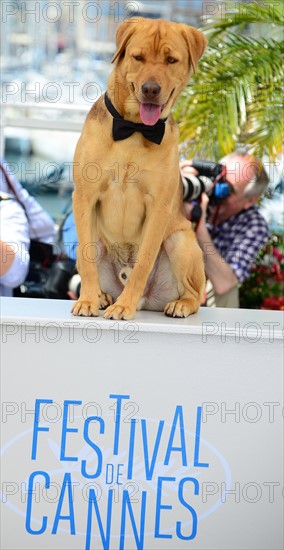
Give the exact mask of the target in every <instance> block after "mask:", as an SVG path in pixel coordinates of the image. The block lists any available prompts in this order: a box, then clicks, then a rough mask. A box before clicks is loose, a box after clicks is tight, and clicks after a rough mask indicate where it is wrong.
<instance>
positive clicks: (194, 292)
mask: <svg viewBox="0 0 284 550" xmlns="http://www.w3.org/2000/svg"><path fill="white" fill-rule="evenodd" d="M164 246H165V250H166V252H167V254H168V256H169V259H170V262H171V268H172V271H173V273H174V275H175V277H176V280H177V284H178V291H179V295H180V298H179V299H178V300H175V301H172V302H169V303H168V304H166V306H165V309H164V312H165V314H166V315H167V316H169V317H187V316H188V315H190V314H191V313H196V311H197V310H198V309H199V306H200V304H201V302H202V300H203V297H204V289H205V273H204V266H203V261H202V251H201V249H200V247H199V245H198V243H197V240H196V237H195V235H194V233H193V231H191V230H190V229H189V230H181V231H176V232H175V233H173V234H172V235H171V236H170V237H168V239H167V240H166V241H165V243H164Z"/></svg>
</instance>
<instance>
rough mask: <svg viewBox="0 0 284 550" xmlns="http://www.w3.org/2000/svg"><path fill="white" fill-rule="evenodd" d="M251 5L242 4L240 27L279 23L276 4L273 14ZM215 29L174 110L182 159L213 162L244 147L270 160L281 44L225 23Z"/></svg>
mask: <svg viewBox="0 0 284 550" xmlns="http://www.w3.org/2000/svg"><path fill="white" fill-rule="evenodd" d="M255 4H256V3H253V4H251V3H250V4H249V5H247V4H246V8H247V10H246V12H245V14H243V15H244V17H243V18H242V21H241V23H242V24H243V23H244V22H247V21H249V22H251V21H252V20H254V21H255V22H259V21H261V22H266V23H267V19H268V16H269V17H270V20H271V19H273V25H275V24H277V25H278V24H280V22H281V21H283V13H282V11H281V10H280V8H279V4H280V2H278V3H277V5H275V6H274V8H275V9H274V10H271V9H269V8H271V6H269V5H268V4H269V2H266V3H265V4H263V5H261V6H260V5H258V4H257V6H255ZM273 4H275V3H273ZM281 4H282V6H283V0H281ZM253 17H254V19H253ZM270 20H269V21H268V24H271V23H270ZM220 25H221V27H222V30H224V32H223V34H222V37H220V35H219V36H218V40H217V31H216V33H215V32H213V35H212V36H213V38H212V37H210V40H209V47H208V49H207V52H206V54H205V55H204V57H203V58H202V60H201V62H200V64H199V69H198V74H197V75H196V76H195V77H194V78H193V79H192V81H191V82H190V84H189V86H188V87H187V88H186V89H185V90H184V92H183V94H182V95H181V97H180V100H179V102H178V104H177V106H176V109H175V116H176V119H177V121H178V123H179V125H180V132H181V140H182V141H183V142H186V144H187V147H188V148H187V155H190V156H193V155H195V154H198V155H200V156H201V155H203V156H206V157H207V158H212V159H213V158H214V159H216V160H217V159H218V158H220V157H222V156H223V155H225V154H227V153H229V152H231V151H233V150H234V149H235V148H236V147H237V146H238V145H245V144H246V145H247V146H248V147H249V148H250V150H251V151H252V152H254V153H255V154H259V155H263V154H264V153H266V154H268V155H269V156H270V157H273V158H274V157H275V156H276V155H277V154H278V153H279V151H280V150H281V147H282V144H283V125H282V122H281V121H282V115H283V108H284V105H283V84H284V80H283V53H284V44H283V41H279V40H276V39H275V38H272V36H271V35H272V33H268V32H267V33H266V36H264V37H258V38H254V37H252V36H250V37H248V36H244V35H239V34H236V33H235V32H234V33H233V32H232V29H231V27H232V26H233V25H232V22H230V21H219V20H218V21H216V23H215V27H214V28H215V30H216V29H219V31H220V28H221V27H220ZM226 25H227V26H226ZM207 28H208V26H207ZM227 28H230V32H226V30H227ZM212 29H213V26H212ZM234 30H236V29H234Z"/></svg>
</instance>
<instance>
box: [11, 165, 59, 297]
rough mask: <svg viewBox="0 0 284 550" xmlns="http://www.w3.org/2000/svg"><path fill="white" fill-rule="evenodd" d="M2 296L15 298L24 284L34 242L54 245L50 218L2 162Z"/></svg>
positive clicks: (53, 231) (53, 230)
mask: <svg viewBox="0 0 284 550" xmlns="http://www.w3.org/2000/svg"><path fill="white" fill-rule="evenodd" d="M0 212H1V236H0V296H12V295H13V289H14V288H16V287H17V286H19V285H20V284H22V283H23V282H24V280H25V278H26V276H27V273H28V269H29V263H30V245H31V240H32V239H38V240H40V241H41V242H42V243H52V242H53V241H54V235H55V229H54V224H53V221H52V219H51V218H50V216H49V215H48V214H47V212H45V211H44V210H43V209H42V208H41V206H40V205H39V203H38V202H37V201H36V200H35V199H34V198H33V197H31V196H30V195H29V193H28V192H27V191H26V190H25V189H24V188H23V187H22V186H21V184H20V183H19V182H18V181H17V179H16V178H15V177H14V176H13V175H12V174H11V173H10V172H9V169H8V166H7V165H6V163H4V162H3V161H1V160H0Z"/></svg>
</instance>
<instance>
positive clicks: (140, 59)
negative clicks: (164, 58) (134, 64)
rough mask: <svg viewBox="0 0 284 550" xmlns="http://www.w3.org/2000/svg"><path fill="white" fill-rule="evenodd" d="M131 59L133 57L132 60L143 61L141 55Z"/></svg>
mask: <svg viewBox="0 0 284 550" xmlns="http://www.w3.org/2000/svg"><path fill="white" fill-rule="evenodd" d="M133 57H134V59H136V61H143V56H142V55H134V56H133Z"/></svg>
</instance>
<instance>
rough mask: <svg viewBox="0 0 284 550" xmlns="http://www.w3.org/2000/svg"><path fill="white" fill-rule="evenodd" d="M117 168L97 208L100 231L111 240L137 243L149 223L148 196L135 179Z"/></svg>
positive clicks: (110, 175)
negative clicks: (147, 219)
mask: <svg viewBox="0 0 284 550" xmlns="http://www.w3.org/2000/svg"><path fill="white" fill-rule="evenodd" d="M115 169H116V167H115ZM115 169H114V170H110V171H109V172H110V173H109V175H108V178H107V183H106V185H105V188H104V190H103V191H102V192H101V196H100V200H99V203H98V206H97V221H98V229H99V232H100V233H102V236H105V237H106V238H107V239H108V240H109V241H113V242H115V241H116V240H119V242H121V240H123V241H131V240H132V241H135V240H137V238H138V236H139V235H140V234H141V230H142V226H143V223H144V220H145V194H144V192H143V190H142V188H141V186H140V184H139V181H138V180H137V179H135V177H132V176H131V175H129V173H128V172H127V171H123V172H122V171H121V172H122V173H119V170H118V169H117V171H116V170H115Z"/></svg>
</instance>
